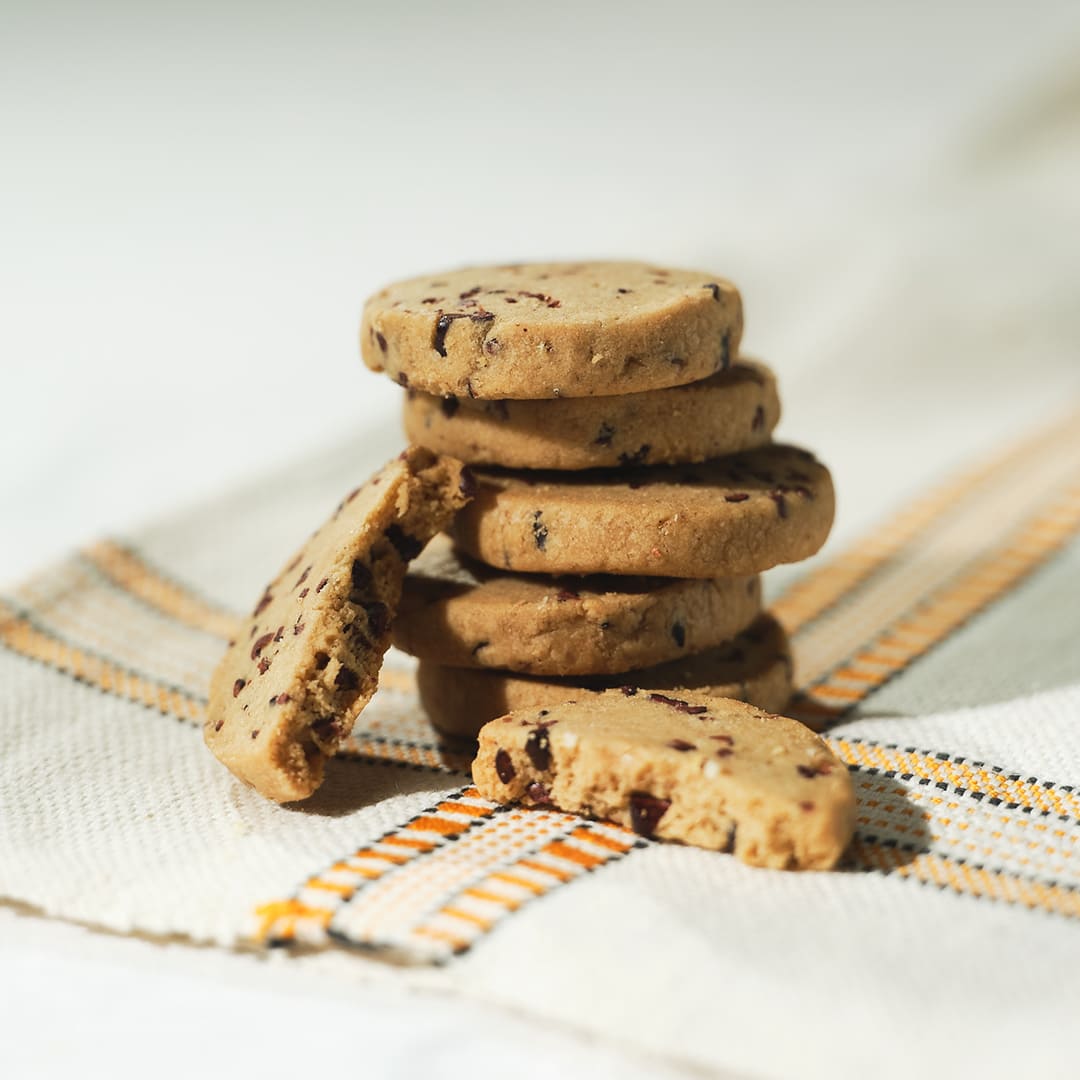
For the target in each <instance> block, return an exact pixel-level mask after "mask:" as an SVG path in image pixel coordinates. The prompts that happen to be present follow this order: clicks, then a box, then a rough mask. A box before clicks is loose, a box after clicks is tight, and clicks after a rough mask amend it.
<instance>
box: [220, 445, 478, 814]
mask: <svg viewBox="0 0 1080 1080" xmlns="http://www.w3.org/2000/svg"><path fill="white" fill-rule="evenodd" d="M471 491H472V480H471V477H470V476H469V474H468V472H466V471H465V470H464V466H463V465H462V464H461V462H460V461H454V460H452V459H450V458H444V457H438V456H436V455H435V454H433V453H431V451H430V450H425V449H423V448H422V447H418V446H414V447H410V448H409V449H408V450H406V451H405V453H403V454H402V455H401V456H400V457H399V458H397V459H396V460H394V461H392V462H390V463H389V464H388V465H386V466H385V467H384V468H383V469H382V470H381V471H380V472H378V473H377V474H376V475H375V476H374V477H372V478H371V480H369V481H368V482H367V483H366V484H364V485H363V486H362V487H359V488H357V489H356V490H355V491H354V492H352V493H351V494H350V495H349V496H347V497H346V498H345V500H344V501H343V502H342V503H341V504H340V505H339V506H338V508H337V509H336V510H335V511H334V513H333V515H332V516H331V518H330V519H329V521H327V522H325V523H324V524H323V525H322V526H321V527H320V528H319V529H318V530H317V531H316V532H315V533H313V534H312V536H311V537H310V538H309V540H308V541H307V543H305V544H304V546H303V547H302V548H301V549H300V551H299V552H298V553H297V554H296V556H295V558H293V559H292V560H291V561H290V562H289V563H288V565H287V566H286V567H285V568H284V569H283V570H282V571H281V573H280V574H278V576H277V577H276V578H275V579H274V580H273V581H272V582H270V584H269V585H268V586H267V587H266V589H265V591H264V592H263V594H262V596H261V597H260V599H259V600H258V602H257V603H256V605H255V609H254V611H252V613H251V616H250V618H249V619H248V620H246V621H245V622H243V623H242V625H241V628H239V630H238V633H237V636H236V638H235V639H234V640H233V641H230V642H229V646H228V648H227V649H226V651H225V655H224V656H223V657H222V658H221V661H220V662H219V664H218V666H217V668H216V669H215V671H214V674H213V676H212V678H211V681H210V698H209V702H208V704H207V715H206V721H205V724H204V726H203V737H204V739H205V741H206V745H207V746H208V747H209V748H210V749H211V750H212V751H213V753H214V755H215V756H216V757H217V758H218V760H219V761H221V762H222V763H223V764H224V765H226V766H227V767H228V768H229V769H230V770H231V771H232V773H233V774H234V775H235V776H237V777H239V778H240V779H241V780H243V781H244V782H245V783H246V784H249V785H250V786H251V787H253V788H255V790H256V791H258V792H259V793H260V794H262V795H265V796H266V797H267V798H268V799H274V800H275V801H276V802H292V801H294V800H296V799H304V798H307V796H309V795H311V794H312V792H314V791H315V789H316V788H318V786H319V785H320V784H321V783H322V779H323V768H324V765H325V763H326V759H327V758H329V757H331V756H332V755H333V753H334V752H335V751H336V750H337V748H338V747H339V746H340V745H341V743H342V741H343V740H344V738H345V737H346V736H347V735H348V734H349V732H350V731H351V730H352V726H353V722H354V721H355V719H356V717H357V715H358V714H359V712H360V710H361V709H362V708H363V707H364V706H365V705H366V704H367V702H368V700H369V699H370V698H371V695H372V694H373V693H374V692H375V687H376V684H377V682H378V678H379V669H380V667H381V666H382V658H383V653H384V652H385V651H386V649H387V647H388V646H389V644H390V623H391V621H392V619H393V617H394V612H395V610H396V608H397V604H398V600H399V598H400V595H401V584H402V581H403V579H404V577H405V568H406V566H407V565H408V562H409V560H410V559H412V558H413V557H414V556H415V555H417V554H418V553H419V552H420V550H421V549H422V548H423V546H424V545H425V544H426V543H427V542H428V540H430V539H431V537H432V536H433V535H434V534H435V533H436V532H438V531H439V530H440V529H442V528H445V526H446V524H447V522H448V521H449V520H450V518H451V517H452V516H453V514H454V513H455V512H456V511H457V509H458V508H459V507H460V506H461V505H462V504H463V503H464V502H465V501H466V500H467V499H468V498H469V497H470V495H471Z"/></svg>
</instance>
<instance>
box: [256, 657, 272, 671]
mask: <svg viewBox="0 0 1080 1080" xmlns="http://www.w3.org/2000/svg"><path fill="white" fill-rule="evenodd" d="M269 670H270V661H269V660H268V659H267V658H266V657H265V656H264V657H263V658H262V659H261V660H260V661H259V674H260V675H265V674H266V673H267V672H268V671H269Z"/></svg>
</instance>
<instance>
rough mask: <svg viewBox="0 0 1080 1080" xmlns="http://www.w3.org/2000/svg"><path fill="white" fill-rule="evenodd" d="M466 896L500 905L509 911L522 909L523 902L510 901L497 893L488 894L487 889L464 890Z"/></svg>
mask: <svg viewBox="0 0 1080 1080" xmlns="http://www.w3.org/2000/svg"><path fill="white" fill-rule="evenodd" d="M463 895H464V896H472V897H475V899H477V900H484V901H486V902H487V903H489V904H499V905H500V906H502V907H504V908H506V909H507V910H509V911H517V909H518V908H519V907H521V901H519V900H508V899H507V898H506V897H505V896H499V895H498V894H497V893H493V892H488V891H487V889H480V888H476V887H473V888H469V889H465V890H463Z"/></svg>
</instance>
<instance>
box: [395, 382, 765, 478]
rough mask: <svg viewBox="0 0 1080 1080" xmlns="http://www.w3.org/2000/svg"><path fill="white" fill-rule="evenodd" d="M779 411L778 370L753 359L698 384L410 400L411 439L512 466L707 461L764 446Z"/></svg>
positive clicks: (477, 461) (479, 461)
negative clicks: (527, 397)
mask: <svg viewBox="0 0 1080 1080" xmlns="http://www.w3.org/2000/svg"><path fill="white" fill-rule="evenodd" d="M779 419H780V398H779V395H778V394H777V390H776V379H775V377H774V376H773V373H772V372H771V371H770V370H769V369H768V368H767V367H766V366H765V365H764V364H757V363H753V362H752V361H749V360H740V361H739V362H738V363H736V364H734V365H733V366H732V367H731V368H730V369H729V370H727V371H722V372H718V373H717V374H716V375H713V376H711V377H710V378H707V379H702V380H700V381H699V382H694V383H688V384H686V385H684V386H673V387H668V388H666V389H663V390H644V391H642V392H641V393H638V394H621V395H618V396H616V397H591V398H560V399H559V400H557V401H513V400H497V401H474V400H472V399H470V398H458V397H454V396H453V395H449V396H446V397H436V396H434V395H432V394H425V393H423V392H422V391H420V390H416V389H412V388H410V389H409V391H408V393H407V395H406V400H405V406H404V421H405V432H406V434H407V435H408V436H409V438H410V439H411V440H412V441H413V442H415V443H419V444H420V445H422V446H426V447H428V448H429V449H431V450H435V451H437V452H438V453H441V454H450V455H452V456H453V457H456V458H460V459H461V460H462V461H466V462H469V463H470V464H474V465H502V466H505V467H506V468H512V469H602V468H612V467H619V466H625V465H663V464H669V465H677V464H684V463H688V462H699V461H706V460H707V459H709V458H716V457H721V456H722V455H724V454H733V453H736V452H737V451H739V450H749V449H751V448H753V447H755V446H762V445H764V444H765V443H767V442H768V441H769V439H770V437H771V436H772V431H773V429H774V428H775V427H776V424H777V422H778V421H779Z"/></svg>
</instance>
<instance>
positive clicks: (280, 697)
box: [270, 693, 290, 705]
mask: <svg viewBox="0 0 1080 1080" xmlns="http://www.w3.org/2000/svg"><path fill="white" fill-rule="evenodd" d="M289 700H290V698H289V695H288V694H286V693H281V694H275V695H274V696H273V697H272V698H271V699H270V704H271V705H284V704H285V703H286V702H288V701H289Z"/></svg>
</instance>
